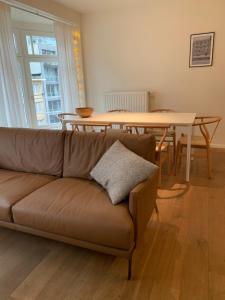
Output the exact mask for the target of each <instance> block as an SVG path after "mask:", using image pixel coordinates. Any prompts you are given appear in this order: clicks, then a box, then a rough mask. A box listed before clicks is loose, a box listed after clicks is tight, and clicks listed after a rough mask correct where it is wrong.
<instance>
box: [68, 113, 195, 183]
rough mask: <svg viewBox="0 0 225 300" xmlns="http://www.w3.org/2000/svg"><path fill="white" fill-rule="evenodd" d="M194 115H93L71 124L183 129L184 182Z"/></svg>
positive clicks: (188, 163) (187, 168) (188, 178)
mask: <svg viewBox="0 0 225 300" xmlns="http://www.w3.org/2000/svg"><path fill="white" fill-rule="evenodd" d="M195 117H196V113H179V112H169V113H165V112H163V113H148V112H118V113H117V112H114V113H99V114H93V115H92V116H91V117H89V118H79V119H74V120H73V121H72V122H71V123H73V124H76V123H77V124H78V123H79V124H82V123H87V122H88V123H89V124H90V125H93V126H94V125H95V124H99V123H101V122H102V123H109V124H112V125H114V124H115V125H125V124H134V125H170V126H176V127H178V126H180V127H185V131H186V134H187V156H186V181H187V182H189V180H190V162H191V137H192V125H193V123H194V120H195Z"/></svg>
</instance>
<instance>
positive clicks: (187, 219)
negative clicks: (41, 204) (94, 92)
mask: <svg viewBox="0 0 225 300" xmlns="http://www.w3.org/2000/svg"><path fill="white" fill-rule="evenodd" d="M213 165H214V170H213V176H214V179H212V180H208V179H207V178H206V174H207V172H206V164H205V161H204V160H203V161H198V160H195V161H193V162H192V173H191V182H190V184H189V185H188V184H186V183H185V182H184V180H183V179H182V178H183V177H182V176H181V175H178V176H177V177H171V178H164V185H163V188H162V189H161V190H159V199H158V206H159V209H160V218H159V220H158V219H157V217H156V215H153V217H152V219H151V221H150V222H149V226H148V229H147V231H146V234H145V237H144V239H143V242H142V244H141V246H140V247H139V249H138V250H137V251H136V253H135V256H134V270H133V279H132V280H131V281H130V282H129V281H127V280H126V276H127V261H126V260H125V259H120V258H114V257H112V256H108V255H104V254H99V253H95V252H92V251H88V250H85V249H79V248H76V247H72V246H68V245H64V244H61V243H57V242H53V241H49V240H45V239H42V238H38V237H34V236H30V235H26V234H22V233H18V232H13V231H10V230H6V229H0V300H5V299H18V300H25V299H26V300H28V299H29V300H30V299H38V300H39V299H40V300H45V299H48V300H51V299H54V300H57V299H60V300H61V299H67V300H86V299H93V300H100V299H101V300H111V299H113V300H115V299H117V300H119V299H122V300H130V299H131V300H132V299H133V300H147V299H156V300H158V299H162V300H164V299H165V300H170V299H171V300H172V299H182V300H183V299H188V300H198V299H199V300H200V299H202V300H206V299H212V300H221V299H225V153H222V152H218V153H214V154H213ZM180 174H184V170H183V169H182V167H181V170H180Z"/></svg>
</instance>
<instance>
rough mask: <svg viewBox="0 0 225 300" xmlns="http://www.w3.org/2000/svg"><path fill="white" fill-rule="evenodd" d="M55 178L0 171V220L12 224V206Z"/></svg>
mask: <svg viewBox="0 0 225 300" xmlns="http://www.w3.org/2000/svg"><path fill="white" fill-rule="evenodd" d="M56 178H57V177H54V176H48V175H38V174H31V173H23V172H15V171H8V170H3V169H0V220H1V221H6V222H12V221H13V220H12V214H11V208H12V205H14V204H15V203H17V202H18V201H19V200H21V199H22V198H24V197H25V196H27V195H28V194H30V193H32V192H33V191H35V190H36V189H38V188H39V187H41V186H43V185H45V184H47V183H49V182H51V181H53V180H55V179H56Z"/></svg>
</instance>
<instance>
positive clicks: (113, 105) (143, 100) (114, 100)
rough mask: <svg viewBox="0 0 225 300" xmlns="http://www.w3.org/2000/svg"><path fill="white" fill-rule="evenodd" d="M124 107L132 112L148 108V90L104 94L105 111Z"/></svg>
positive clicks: (146, 110)
mask: <svg viewBox="0 0 225 300" xmlns="http://www.w3.org/2000/svg"><path fill="white" fill-rule="evenodd" d="M114 109H125V110H128V111H133V112H148V111H149V110H150V93H149V91H131V92H129V91H128V92H110V93H106V94H105V111H109V110H114Z"/></svg>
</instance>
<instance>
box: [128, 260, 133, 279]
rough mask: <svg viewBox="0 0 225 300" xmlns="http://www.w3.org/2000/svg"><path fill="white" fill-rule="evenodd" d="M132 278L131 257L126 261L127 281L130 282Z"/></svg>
mask: <svg viewBox="0 0 225 300" xmlns="http://www.w3.org/2000/svg"><path fill="white" fill-rule="evenodd" d="M131 277H132V256H131V257H130V258H129V259H128V275H127V279H128V280H131Z"/></svg>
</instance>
